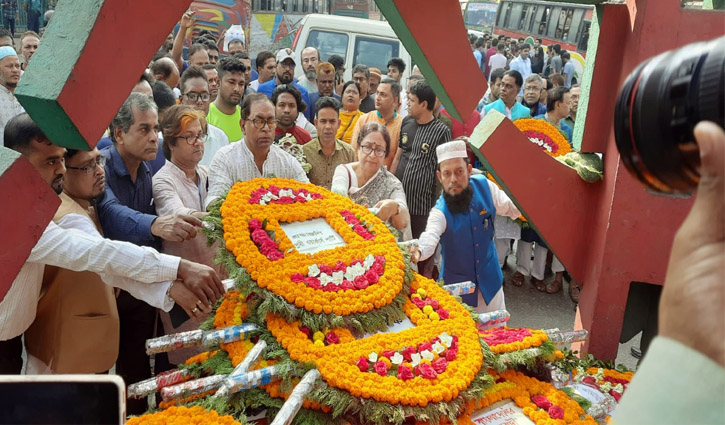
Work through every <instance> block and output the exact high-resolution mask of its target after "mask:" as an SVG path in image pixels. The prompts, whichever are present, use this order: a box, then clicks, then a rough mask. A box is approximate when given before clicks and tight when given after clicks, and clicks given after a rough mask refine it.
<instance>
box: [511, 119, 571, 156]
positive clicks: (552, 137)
mask: <svg viewBox="0 0 725 425" xmlns="http://www.w3.org/2000/svg"><path fill="white" fill-rule="evenodd" d="M514 125H515V126H516V127H517V128H518V129H519V130H520V131H521V132H522V133H524V135H525V136H526V137H528V138H529V140H531V142H532V143H534V144H536V145H538V146H539V147H540V148H541V149H543V150H544V152H546V153H548V154H549V155H551V156H561V155H566V154H567V153H569V152H571V145H570V144H569V142H568V141H567V140H566V137H565V136H564V135H563V134H562V133H561V131H559V129H558V128H556V127H554V126H553V125H551V124H549V123H548V122H547V121H546V120H542V119H535V118H524V119H520V120H516V121H514Z"/></svg>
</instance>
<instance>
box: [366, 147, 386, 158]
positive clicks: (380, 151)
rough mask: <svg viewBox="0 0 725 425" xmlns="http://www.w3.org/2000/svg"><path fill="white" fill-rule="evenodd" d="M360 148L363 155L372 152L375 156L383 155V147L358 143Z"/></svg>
mask: <svg viewBox="0 0 725 425" xmlns="http://www.w3.org/2000/svg"><path fill="white" fill-rule="evenodd" d="M360 149H362V152H363V153H364V154H365V155H370V154H371V153H374V154H375V156H377V157H382V156H385V149H373V148H372V147H371V146H370V145H360Z"/></svg>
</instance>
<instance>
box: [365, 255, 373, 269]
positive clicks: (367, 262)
mask: <svg viewBox="0 0 725 425" xmlns="http://www.w3.org/2000/svg"><path fill="white" fill-rule="evenodd" d="M363 264H364V265H365V268H367V269H369V268H370V267H371V266H372V265H373V264H375V257H373V254H368V256H367V257H365V261H364V262H363Z"/></svg>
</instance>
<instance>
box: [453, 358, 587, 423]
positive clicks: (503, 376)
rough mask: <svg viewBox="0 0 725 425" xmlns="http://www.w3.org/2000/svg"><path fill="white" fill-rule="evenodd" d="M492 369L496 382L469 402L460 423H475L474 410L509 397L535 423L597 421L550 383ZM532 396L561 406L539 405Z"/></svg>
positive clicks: (516, 373) (518, 373)
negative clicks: (545, 406)
mask: <svg viewBox="0 0 725 425" xmlns="http://www.w3.org/2000/svg"><path fill="white" fill-rule="evenodd" d="M489 372H490V373H491V374H492V375H493V376H494V378H496V385H494V386H493V387H491V388H490V389H488V390H487V391H486V393H485V395H484V397H482V398H480V399H478V400H475V401H472V402H469V403H467V404H466V414H465V415H463V416H461V417H460V418H459V419H458V423H459V424H471V423H473V422H472V421H471V418H470V414H471V413H473V412H474V411H476V410H479V409H483V408H485V407H488V406H490V405H492V404H494V403H497V402H499V401H501V400H507V399H511V400H513V401H514V403H515V404H516V405H517V406H519V407H520V408H522V409H523V411H524V414H525V415H526V416H528V417H529V418H530V419H531V420H532V421H533V422H534V423H536V425H567V424H572V425H595V424H596V421H595V420H594V418H592V417H591V416H589V415H587V414H586V413H585V412H584V410H583V409H582V408H581V406H579V403H577V402H576V401H574V400H572V399H571V398H570V397H569V396H568V395H566V394H565V393H564V392H563V391H560V390H558V389H556V387H554V386H553V385H551V384H548V383H546V382H541V381H539V380H538V379H535V378H531V377H528V376H526V375H524V374H523V373H520V372H516V371H514V370H507V371H505V372H502V373H500V374H496V372H494V371H489ZM533 400H536V401H539V400H544V401H545V402H548V403H549V404H550V405H552V406H558V409H553V410H552V409H550V410H549V411H547V410H545V409H542V408H540V407H539V406H538V405H537V404H536V403H535V402H534V401H533ZM550 412H551V413H557V414H558V415H561V418H557V419H554V418H552V417H551V415H550Z"/></svg>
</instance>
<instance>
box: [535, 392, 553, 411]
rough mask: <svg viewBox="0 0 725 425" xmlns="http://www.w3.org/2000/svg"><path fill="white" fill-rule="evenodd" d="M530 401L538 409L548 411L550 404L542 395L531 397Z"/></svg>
mask: <svg viewBox="0 0 725 425" xmlns="http://www.w3.org/2000/svg"><path fill="white" fill-rule="evenodd" d="M531 401H532V402H533V403H534V404H535V405H536V406H538V407H539V408H541V409H544V410H549V408H550V407H551V402H550V401H549V399H548V398H546V396H543V395H535V396H533V397H531Z"/></svg>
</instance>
